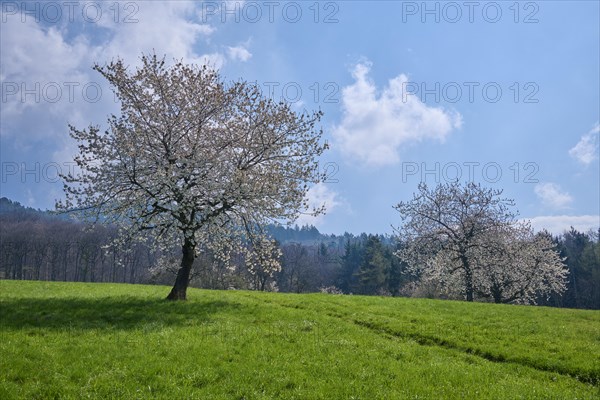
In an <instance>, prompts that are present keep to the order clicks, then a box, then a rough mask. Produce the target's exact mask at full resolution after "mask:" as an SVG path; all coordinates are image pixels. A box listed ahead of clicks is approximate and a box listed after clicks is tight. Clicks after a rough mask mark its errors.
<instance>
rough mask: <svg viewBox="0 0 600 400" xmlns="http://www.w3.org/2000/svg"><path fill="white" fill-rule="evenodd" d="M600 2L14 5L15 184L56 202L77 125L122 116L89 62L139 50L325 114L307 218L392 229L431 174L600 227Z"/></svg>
mask: <svg viewBox="0 0 600 400" xmlns="http://www.w3.org/2000/svg"><path fill="white" fill-rule="evenodd" d="M599 4H600V3H599V2H597V1H537V2H535V1H534V2H531V1H529V2H514V1H510V2H503V1H501V2H478V1H475V2H434V1H432V2H421V1H419V2H411V1H397V2H394V1H380V2H378V1H368V2H367V1H340V2H335V1H321V2H316V1H308V2H280V1H266V2H261V1H258V2H255V1H246V2H242V1H228V2H220V1H216V2H215V1H209V2H191V1H190V2H188V1H165V2H160V1H152V2H150V1H123V2H117V1H103V2H62V1H58V2H53V1H44V2H21V1H19V2H11V1H4V2H2V3H1V5H2V20H1V31H0V33H1V39H0V40H1V42H0V46H1V47H0V50H1V55H2V56H1V68H0V69H1V70H0V78H1V81H2V103H1V107H2V108H1V121H0V135H1V136H0V139H1V167H2V171H1V172H2V176H1V182H0V183H1V190H0V192H1V193H0V194H1V195H2V196H6V197H9V198H10V199H12V200H16V201H19V202H21V203H22V204H24V205H27V206H31V207H35V208H42V209H45V208H52V207H53V205H54V201H55V199H57V198H60V197H61V196H62V194H61V190H62V186H61V183H60V182H59V181H58V179H57V172H58V171H63V172H64V171H68V170H69V168H72V164H71V163H70V160H71V159H72V155H73V153H74V151H75V148H74V144H73V142H71V140H70V138H69V136H68V129H67V124H74V125H76V126H78V127H85V126H87V125H89V124H99V125H101V126H103V125H104V124H105V122H106V117H107V115H108V114H109V113H111V112H117V111H118V104H117V103H116V102H115V100H114V97H113V95H112V93H111V92H110V89H109V87H107V86H106V84H105V82H104V81H103V80H102V78H101V77H100V76H99V75H98V74H97V73H96V72H94V71H93V70H92V69H91V67H92V66H93V64H94V63H100V64H103V63H105V62H107V61H110V60H113V59H115V58H116V57H121V58H123V59H125V60H126V61H127V62H128V63H129V65H131V67H132V68H133V67H135V65H136V64H139V57H140V55H141V54H142V53H149V52H152V51H155V52H156V53H157V54H160V55H166V56H167V58H168V59H173V58H177V59H183V60H184V61H186V62H189V63H198V64H200V63H210V64H211V65H212V66H214V67H218V68H220V69H221V72H222V74H223V76H224V77H225V78H226V79H227V80H237V79H239V78H243V79H245V80H248V81H255V82H257V83H258V84H259V85H261V87H262V88H263V90H264V93H265V95H268V96H271V97H273V98H275V99H283V100H286V101H290V102H292V103H294V105H295V106H296V107H297V109H298V111H302V110H304V109H306V110H314V109H318V108H320V109H321V110H323V111H324V112H325V118H324V119H323V121H322V122H323V129H324V131H325V138H326V139H327V140H328V142H329V143H330V145H331V149H330V151H329V152H328V153H327V154H326V155H325V156H324V157H323V159H322V160H321V168H322V169H323V171H326V172H327V173H328V176H329V178H328V180H327V182H326V183H324V184H320V185H318V186H316V187H313V188H312V189H311V190H310V192H309V195H310V199H311V201H314V202H316V203H322V202H325V204H326V205H327V207H328V209H329V212H328V213H327V215H325V216H322V217H319V218H318V219H316V220H315V219H309V218H303V219H302V220H301V221H298V222H299V223H306V222H308V223H313V224H315V225H316V226H317V227H318V228H319V229H320V230H321V231H322V232H325V233H343V232H344V231H348V232H352V233H360V232H370V233H391V232H392V228H391V225H396V224H397V223H398V221H399V217H398V215H397V214H396V212H395V211H394V210H393V209H392V206H393V205H394V204H396V203H398V202H399V201H402V200H408V199H410V198H411V196H412V193H413V192H414V191H415V190H416V188H417V185H418V184H419V182H421V181H425V182H426V183H428V184H430V185H435V184H436V183H438V182H446V181H451V180H453V179H456V178H459V179H461V180H463V181H465V180H473V181H475V182H480V183H482V184H484V185H486V186H491V187H496V188H502V189H504V194H505V196H506V197H509V198H513V199H515V201H516V204H517V208H518V209H519V211H520V216H521V217H523V218H528V219H531V220H532V221H533V224H534V226H536V227H538V228H542V227H545V228H547V229H549V230H551V231H553V232H560V231H562V229H565V228H568V227H569V226H570V225H573V226H575V227H577V228H578V229H581V230H587V229H590V228H595V227H598V226H599V224H600V217H599V213H600V211H599V190H600V188H599V182H600V176H599V170H600V167H599V161H598V152H599V151H598V142H599V135H600V125H599V120H600V95H599V93H600V82H599V76H600V41H599V38H600V32H599V19H600V18H599V15H600V10H599Z"/></svg>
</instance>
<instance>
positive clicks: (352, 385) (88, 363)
mask: <svg viewBox="0 0 600 400" xmlns="http://www.w3.org/2000/svg"><path fill="white" fill-rule="evenodd" d="M168 290H169V288H167V287H161V286H141V285H118V284H84V283H62V282H31V281H0V321H1V330H0V332H1V335H0V399H13V398H15V399H59V398H60V399H80V398H97V399H116V398H122V399H149V398H157V399H270V398H283V399H328V400H329V399H560V400H563V399H598V398H600V388H599V384H600V312H598V311H586V310H568V309H551V308H544V307H524V306H507V305H495V304H480V303H475V304H468V303H464V302H455V301H436V300H423V299H404V298H381V297H362V296H336V295H325V294H310V295H293V294H279V293H259V292H247V291H208V290H196V289H190V290H189V293H188V297H189V300H188V301H187V302H178V303H172V302H166V301H164V300H163V298H164V297H165V296H166V294H167V293H168Z"/></svg>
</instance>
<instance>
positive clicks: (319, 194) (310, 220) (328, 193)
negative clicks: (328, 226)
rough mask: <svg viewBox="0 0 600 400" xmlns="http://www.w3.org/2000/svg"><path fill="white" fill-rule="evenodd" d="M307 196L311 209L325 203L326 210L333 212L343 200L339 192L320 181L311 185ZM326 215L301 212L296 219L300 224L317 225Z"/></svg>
mask: <svg viewBox="0 0 600 400" xmlns="http://www.w3.org/2000/svg"><path fill="white" fill-rule="evenodd" d="M306 198H307V200H308V206H309V210H312V209H313V208H319V207H321V206H323V205H325V212H326V213H331V212H332V211H333V210H334V209H335V208H337V207H338V206H340V205H341V204H342V201H341V200H340V199H339V196H338V194H337V193H336V192H335V191H333V190H331V189H329V188H328V187H327V186H326V185H325V184H324V183H322V182H320V183H317V184H316V185H314V186H313V187H311V188H310V189H309V190H308V192H307V193H306ZM323 217H324V215H323V214H321V215H318V216H316V217H314V216H312V215H308V214H301V215H300V216H299V217H298V219H297V220H296V221H295V223H296V224H299V225H315V226H317V227H318V226H319V224H320V223H321V222H322V221H323Z"/></svg>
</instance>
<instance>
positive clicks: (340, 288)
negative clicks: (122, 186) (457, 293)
mask: <svg viewBox="0 0 600 400" xmlns="http://www.w3.org/2000/svg"><path fill="white" fill-rule="evenodd" d="M268 230H269V233H270V234H271V235H272V236H273V237H274V238H275V239H276V240H277V241H278V243H279V246H280V249H281V252H282V257H281V260H280V261H281V270H280V271H278V272H276V273H275V274H261V273H260V272H258V273H257V272H256V271H255V272H254V273H251V272H249V271H248V269H247V268H245V266H244V265H243V261H241V260H240V261H239V262H237V263H236V262H234V263H233V264H234V267H233V268H232V267H231V266H225V265H223V264H221V263H219V262H216V261H215V260H214V258H213V257H212V256H211V254H209V253H203V254H201V255H200V257H198V258H197V259H196V261H195V268H194V275H193V278H192V281H191V282H192V285H193V286H195V287H201V288H207V289H254V290H278V291H281V292H297V293H305V292H317V291H326V292H333V293H346V294H350V293H352V294H365V295H386V296H415V297H429V298H445V297H447V294H445V293H444V292H443V291H441V290H439V288H437V287H435V285H431V284H430V285H423V284H418V279H417V278H418V277H416V276H412V275H411V274H410V273H409V272H408V271H407V268H406V265H404V264H403V263H402V262H401V261H400V259H399V258H398V257H396V256H395V255H394V252H395V251H396V250H398V249H399V248H400V246H401V243H400V242H398V240H396V239H395V238H393V237H390V236H387V235H367V234H364V233H363V234H361V235H353V234H349V233H345V234H344V235H324V234H321V233H320V232H319V231H318V229H317V228H315V227H314V226H302V227H298V226H294V227H282V226H269V227H268ZM116 235H117V231H116V228H113V227H107V226H103V225H98V226H95V227H93V228H91V229H90V228H89V226H87V225H86V224H83V223H81V222H76V221H73V220H70V219H68V218H67V217H65V216H60V215H55V214H52V213H48V212H43V211H39V210H34V209H31V208H27V207H23V206H22V205H21V204H19V203H18V202H13V201H11V200H9V199H7V198H2V199H0V278H2V279H29V280H31V279H33V280H51V281H82V282H124V283H151V284H170V283H171V282H172V279H173V276H174V273H175V272H176V270H177V267H178V262H179V260H178V256H177V253H176V251H174V253H173V257H172V258H171V259H170V258H169V257H168V255H166V257H165V254H157V253H156V251H154V250H153V249H152V248H151V247H149V246H145V245H142V244H139V243H132V244H131V245H130V246H125V247H117V246H110V244H111V242H112V239H113V238H114V237H115V236H116ZM599 236H600V231H596V232H579V231H577V230H575V229H574V228H571V230H570V231H566V232H564V233H563V234H561V235H559V236H553V240H554V242H555V243H556V246H557V249H558V250H559V251H560V254H561V256H562V257H564V258H565V264H566V265H567V268H568V270H569V275H568V284H567V290H566V292H565V293H564V294H563V295H562V296H559V295H554V296H551V297H550V298H539V299H538V300H537V304H539V305H547V306H554V307H569V308H589V309H600V242H599ZM174 250H176V249H174ZM165 261H166V263H167V266H166V267H165V265H163V264H165ZM169 265H171V267H169Z"/></svg>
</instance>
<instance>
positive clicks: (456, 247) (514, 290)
mask: <svg viewBox="0 0 600 400" xmlns="http://www.w3.org/2000/svg"><path fill="white" fill-rule="evenodd" d="M501 195H502V191H501V190H495V189H490V188H484V187H482V186H481V185H478V184H475V183H472V182H471V183H466V184H461V183H459V182H453V183H447V184H439V185H437V186H436V187H435V188H432V189H430V188H428V187H427V185H426V184H424V183H422V184H420V185H419V192H418V193H415V194H414V196H413V199H412V200H410V201H406V202H400V203H399V204H398V205H397V206H395V208H396V210H397V211H398V212H400V216H401V218H402V224H401V226H400V227H399V228H398V229H397V231H398V233H399V236H400V239H401V240H402V242H403V243H402V249H401V250H400V251H398V252H397V255H398V256H399V257H400V258H401V259H402V260H403V261H405V262H406V263H407V264H408V265H409V269H410V270H411V271H412V272H413V273H414V274H415V275H417V276H419V277H420V279H421V280H422V281H430V282H435V283H436V284H438V285H439V286H441V287H443V288H444V289H446V290H448V291H449V292H457V293H461V294H462V295H463V296H464V297H465V298H466V300H467V301H473V300H474V299H475V297H476V296H478V297H480V298H489V299H493V300H494V301H495V302H497V303H508V302H515V303H535V300H536V298H537V297H538V296H540V295H548V294H550V293H553V292H556V293H562V292H563V291H564V290H565V287H566V286H565V283H566V276H567V270H566V268H565V265H564V264H563V262H562V261H563V260H562V259H561V258H560V257H559V255H558V252H557V251H556V250H555V248H554V245H553V243H552V241H551V239H550V238H549V237H548V236H547V235H544V234H537V235H535V234H534V233H533V230H532V229H531V227H530V226H529V224H527V223H523V222H519V221H518V220H516V212H513V211H512V210H511V208H512V207H513V206H514V202H513V201H512V200H510V199H505V198H502V197H501Z"/></svg>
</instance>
